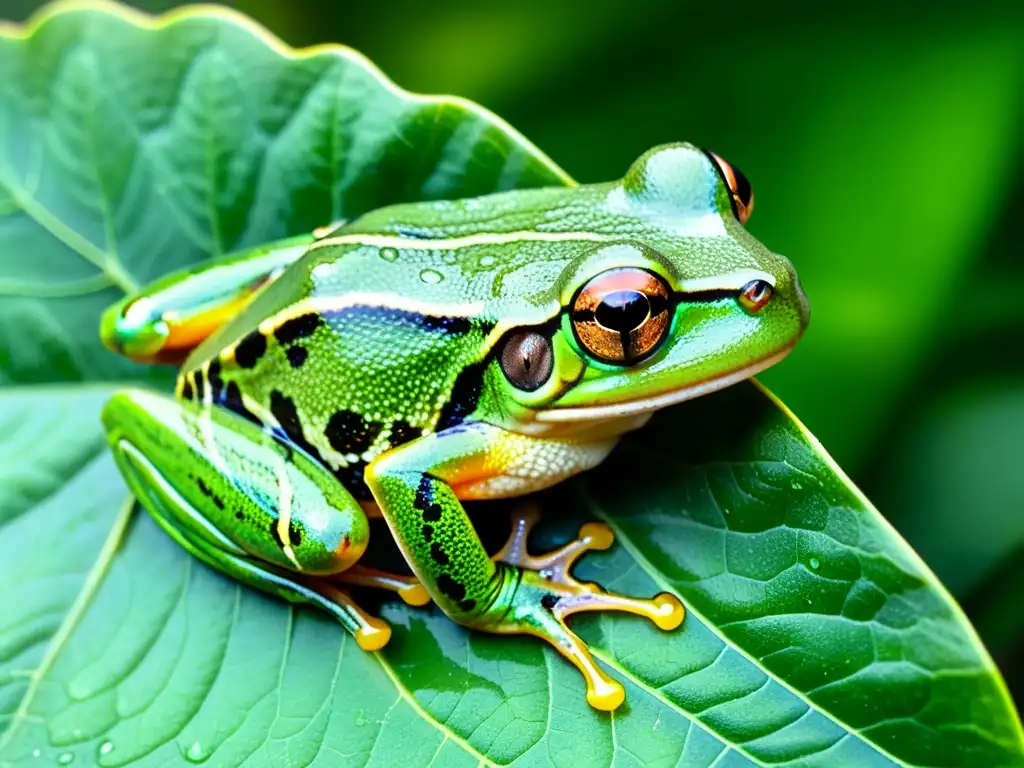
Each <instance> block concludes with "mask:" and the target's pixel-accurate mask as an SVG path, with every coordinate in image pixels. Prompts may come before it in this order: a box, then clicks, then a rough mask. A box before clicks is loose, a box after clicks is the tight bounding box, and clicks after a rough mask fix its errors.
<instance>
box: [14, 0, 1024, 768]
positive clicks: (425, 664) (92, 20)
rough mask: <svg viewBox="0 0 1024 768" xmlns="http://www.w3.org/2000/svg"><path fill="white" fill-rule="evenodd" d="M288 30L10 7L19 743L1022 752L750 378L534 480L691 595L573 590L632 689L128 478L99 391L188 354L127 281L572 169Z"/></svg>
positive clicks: (487, 750) (495, 755)
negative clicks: (318, 599)
mask: <svg viewBox="0 0 1024 768" xmlns="http://www.w3.org/2000/svg"><path fill="white" fill-rule="evenodd" d="M283 53H284V52H283V51H281V50H278V49H275V48H273V47H271V46H269V45H268V44H267V41H266V40H265V39H263V38H260V37H256V36H254V33H253V31H252V29H251V28H249V27H247V26H245V25H243V24H240V23H239V21H238V20H237V19H235V18H234V17H232V18H231V19H225V18H222V17H216V16H212V17H211V16H206V17H202V16H183V17H180V18H179V19H178V20H177V21H176V22H174V23H173V24H169V25H167V26H161V27H159V28H157V29H152V28H145V29H144V28H140V27H138V26H136V25H135V24H134V23H132V22H131V21H128V20H126V19H125V18H123V17H121V16H119V15H113V14H110V13H109V12H98V11H94V12H74V13H66V14H64V15H61V16H58V17H55V18H51V19H50V20H49V21H47V22H45V23H44V24H42V25H41V26H39V27H38V28H34V29H33V30H32V31H31V34H29V35H27V36H26V35H23V34H22V33H21V32H19V31H17V30H13V31H12V32H11V33H10V34H9V35H7V36H6V37H0V72H3V73H4V77H3V78H0V318H2V327H3V329H4V333H3V334H2V335H0V375H2V377H3V383H4V384H5V386H4V388H3V389H0V424H2V425H3V431H4V433H5V434H6V435H9V437H8V438H6V439H5V441H4V444H3V447H2V449H0V450H2V452H3V461H2V462H0V480H2V483H0V594H2V595H3V601H4V602H3V610H2V611H0V734H2V735H0V766H7V765H15V766H21V765H30V764H33V763H34V762H35V757H36V756H38V757H39V758H41V759H44V761H45V762H49V763H50V764H52V763H53V762H54V761H56V762H58V763H64V764H66V763H67V761H69V760H75V761H76V762H75V764H86V765H90V764H97V763H98V764H101V765H123V764H128V763H130V764H133V765H166V764H177V763H180V761H181V759H182V758H184V759H186V760H189V761H194V762H200V761H205V762H206V764H208V765H236V764H239V763H241V762H243V761H244V760H246V759H249V760H251V761H252V762H253V763H255V764H269V765H275V766H276V765H309V764H312V763H317V764H327V765H337V764H345V765H347V764H357V765H362V764H371V763H372V764H382V765H393V764H408V765H426V764H428V763H430V762H431V760H433V761H434V763H435V764H443V765H448V764H452V765H460V764H463V763H465V764H467V765H473V764H477V763H480V762H483V763H506V762H509V761H511V760H513V759H516V758H519V759H520V761H521V763H522V764H524V765H547V764H556V765H560V764H572V765H584V764H593V765H606V764H609V763H610V762H611V761H612V760H613V759H614V760H615V761H616V762H617V763H618V762H621V763H627V764H630V763H635V764H650V763H664V764H675V763H680V764H683V765H694V766H700V765H711V764H712V763H715V764H717V765H719V766H723V765H730V766H731V765H750V764H754V765H756V764H768V763H771V764H787V765H822V766H828V765H837V764H856V765H892V764H906V765H965V766H974V765H1008V764H1015V763H1019V762H1021V761H1022V760H1024V742H1022V734H1021V729H1020V723H1019V720H1018V718H1017V715H1016V714H1015V712H1014V711H1013V707H1012V704H1011V703H1010V701H1009V699H1008V697H1007V695H1006V693H1005V690H1004V689H1003V687H1002V684H1001V681H1000V679H999V676H998V673H997V672H996V671H995V669H994V666H993V664H992V662H991V660H990V659H989V658H988V656H987V654H986V653H985V651H984V650H983V649H982V647H981V645H980V643H979V642H978V641H977V639H976V637H975V636H974V634H973V631H972V630H971V629H970V628H969V626H968V625H967V623H966V621H965V619H964V617H963V615H962V614H961V613H960V612H959V609H958V608H957V607H956V606H955V604H954V603H953V602H952V600H951V599H950V598H949V596H948V595H947V594H946V593H945V592H944V590H943V589H942V588H941V587H939V586H938V584H937V582H936V581H935V579H934V577H933V576H932V575H931V574H930V573H929V572H928V571H927V569H926V568H925V567H924V566H923V565H922V564H921V562H920V561H919V560H918V559H917V557H916V556H915V555H914V554H913V553H912V552H911V551H910V550H909V548H908V547H907V546H906V545H905V544H904V543H903V542H902V541H901V540H900V539H899V537H898V536H897V535H896V534H895V533H894V532H893V531H892V529H891V528H890V527H889V526H888V525H887V523H886V522H885V521H884V520H883V519H882V518H881V517H880V515H879V514H878V513H877V512H876V511H875V510H874V509H873V508H872V507H871V506H870V505H869V504H868V503H867V502H866V501H865V500H864V499H863V498H862V497H861V496H860V495H859V494H858V493H857V492H856V491H855V490H854V489H853V488H852V486H851V485H850V484H849V483H848V481H847V480H846V479H845V477H844V476H843V475H842V474H841V473H840V472H839V471H838V470H837V469H836V468H835V466H834V465H833V464H832V463H831V460H830V459H828V457H827V456H826V454H825V453H824V451H823V450H822V449H821V447H820V446H819V445H818V444H817V442H816V441H814V440H813V439H812V438H811V437H810V436H809V435H808V434H807V433H806V432H804V431H803V429H802V428H801V427H800V425H799V424H798V423H797V422H795V420H794V419H792V417H791V416H789V415H788V413H786V412H785V411H784V410H782V409H780V408H779V407H777V406H776V405H775V403H774V402H773V401H772V400H771V399H770V398H768V397H766V396H765V395H764V394H763V393H762V392H761V391H760V390H758V389H757V388H755V387H754V386H753V385H742V386H739V387H736V388H733V389H732V390H730V391H727V392H723V393H720V394H718V395H715V396H712V397H709V398H706V399H702V400H699V401H695V402H692V403H689V404H686V405H684V406H681V407H679V408H676V409H673V410H672V411H670V412H668V413H665V414H661V417H660V418H658V419H655V420H654V421H653V422H652V425H651V426H650V427H649V428H648V429H647V430H645V431H644V432H643V433H641V434H639V435H637V436H635V437H634V438H632V439H631V440H629V441H628V442H627V443H626V444H625V445H624V446H623V447H622V449H621V450H620V451H618V452H617V453H616V454H615V455H614V456H613V458H612V459H611V460H610V462H611V463H609V464H607V465H606V466H605V467H604V468H602V470H601V471H600V472H598V473H592V474H591V475H588V476H586V477H584V478H582V479H581V480H580V481H578V482H575V483H572V484H571V485H569V486H567V487H564V488H561V489H558V490H557V491H555V492H552V493H550V494H547V495H546V497H545V498H543V499H542V500H541V501H542V503H543V504H544V505H545V506H546V507H547V508H548V509H552V510H558V512H559V514H557V515H550V516H549V517H550V518H551V520H550V522H549V524H548V526H547V528H546V529H545V530H544V531H542V532H541V533H542V534H543V535H544V536H546V537H548V538H550V539H551V540H557V539H562V538H565V537H566V536H567V535H569V534H571V533H572V532H573V531H574V530H575V529H576V528H577V527H578V526H579V524H580V523H581V522H582V521H584V520H587V519H594V518H598V519H603V520H605V521H607V522H608V523H609V524H610V525H612V527H613V528H614V529H615V530H616V532H617V535H618V537H619V546H617V547H615V548H614V549H613V550H611V551H610V552H608V553H605V554H602V555H589V556H588V557H587V558H586V559H585V561H584V563H583V564H581V566H580V568H579V573H580V575H581V576H583V577H585V578H591V579H595V580H598V581H601V582H602V583H604V584H605V585H606V586H608V587H610V588H615V589H617V590H621V591H624V592H629V593H636V594H648V593H652V592H654V591H656V590H658V589H662V588H664V589H672V590H673V591H676V592H677V593H678V594H680V595H681V596H682V597H683V598H684V600H685V601H686V603H687V605H688V607H689V608H690V610H691V613H690V615H689V616H688V618H687V620H686V622H685V623H684V625H683V629H682V630H680V631H677V632H674V633H670V634H662V633H659V632H657V631H655V630H652V629H651V628H650V627H648V626H647V625H646V624H644V623H642V622H641V621H640V620H633V619H631V618H630V617H614V618H612V617H608V616H602V617H600V618H596V617H590V618H588V619H587V620H583V621H580V622H579V624H578V625H577V626H578V627H579V628H580V630H581V632H582V633H583V634H584V635H585V637H586V638H587V639H588V641H590V642H591V643H592V644H593V645H594V647H595V648H596V649H598V653H599V655H600V658H601V660H602V662H603V663H605V664H607V665H608V666H609V667H610V668H611V670H612V671H613V673H615V674H616V675H617V676H618V677H619V678H620V679H622V680H623V681H624V683H625V684H626V686H627V692H628V694H627V695H628V704H627V707H626V708H624V709H623V710H620V711H619V712H617V713H615V714H614V715H613V716H608V715H602V714H599V713H596V712H593V711H591V710H590V709H589V708H588V707H587V705H586V703H585V701H584V698H583V685H582V681H581V680H580V679H579V677H578V675H577V674H576V672H575V671H574V670H573V669H572V668H571V667H569V666H568V665H567V664H566V663H565V662H564V661H563V660H562V659H561V658H560V657H558V656H557V655H556V654H555V653H554V652H553V651H551V650H550V649H549V648H547V647H545V646H543V644H541V643H540V642H532V641H528V640H517V639H509V638H499V637H493V636H486V635H482V634H479V633H469V632H466V631H464V630H462V629H460V628H458V627H456V626H455V625H453V624H452V623H451V622H450V621H448V620H447V619H446V618H444V617H443V616H442V615H440V614H439V613H438V612H437V611H436V610H425V609H411V608H407V607H405V606H403V605H401V604H396V603H390V602H389V603H386V604H385V605H383V606H382V608H381V612H382V615H383V616H384V617H385V618H386V619H387V620H388V621H390V622H391V623H392V624H393V625H394V626H395V637H394V639H393V641H392V644H391V645H389V646H388V648H387V649H386V651H385V652H383V653H380V654H365V653H363V652H361V651H359V650H358V649H357V648H356V647H355V645H354V643H353V642H352V641H351V640H350V639H349V638H348V637H347V636H346V635H345V634H344V633H343V632H342V631H341V630H340V628H339V627H338V626H337V625H336V624H334V623H333V622H331V621H329V620H328V619H326V618H325V617H323V616H320V615H318V614H315V613H313V612H311V611H308V610H304V609H292V608H290V607H288V606H286V605H284V604H282V603H280V602H277V601H275V600H272V599H269V598H267V597H264V596H263V595H260V594H257V593H255V592H252V591H250V590H247V589H244V588H241V587H239V586H237V585H235V584H233V583H232V582H229V581H227V580H225V579H223V578H221V577H220V576H218V575H217V574H215V573H213V572H212V571H210V570H209V569H207V568H205V567H204V566H202V565H201V564H199V563H198V562H196V561H194V560H193V559H191V558H189V557H188V556H187V555H186V554H185V553H184V552H182V551H181V550H179V549H178V548H177V547H176V546H175V545H174V544H173V543H172V542H171V541H170V540H169V539H168V538H167V537H166V536H164V535H163V534H162V533H161V532H160V531H159V529H158V528H157V527H156V526H155V524H153V522H152V521H151V520H150V519H149V518H148V517H146V516H145V515H140V514H138V513H137V512H136V511H135V510H134V508H133V506H132V505H131V503H130V500H128V499H126V495H125V490H124V486H123V483H122V481H121V480H120V478H119V476H118V474H117V472H116V470H115V468H114V465H113V462H112V460H111V459H110V457H109V456H108V455H107V452H106V450H105V446H104V443H103V437H102V433H101V430H100V427H99V420H98V412H99V408H100V407H101V406H102V403H103V400H104V398H105V397H106V396H107V395H108V394H109V392H110V391H111V390H112V389H113V388H114V387H115V386H117V385H118V384H121V383H125V382H139V381H149V382H150V383H153V384H156V385H163V384H166V381H167V378H166V372H165V373H164V375H163V376H161V375H159V374H153V373H150V372H148V371H147V370H145V369H142V368H139V367H135V366H132V365H130V364H128V363H126V362H123V361H120V360H118V359H117V358H115V357H114V356H113V355H109V354H107V353H106V352H105V351H103V350H102V349H101V348H100V347H99V345H98V342H97V341H96V324H97V319H98V315H99V312H100V310H101V309H102V308H103V307H104V306H105V305H107V304H108V303H110V302H112V301H113V300H115V299H116V298H117V297H118V296H119V295H120V293H121V291H122V290H124V289H128V288H130V287H132V286H134V285H137V284H140V283H143V282H145V281H147V280H149V279H151V278H152V277H154V276H156V275H158V274H161V273H163V272H166V271H168V270H170V269H173V268H176V267H178V266H182V265H184V264H188V263H192V262H194V261H196V260H199V259H202V258H208V257H209V256H211V255H215V254H218V253H222V252H225V251H229V250H232V249H235V248H240V247H244V246H246V245H250V244H254V243H258V242H261V241H264V240H268V239H272V238H278V237H282V236H284V235H287V234H291V233H297V232H304V231H308V230H310V229H312V228H313V227H314V226H318V225H320V224H323V223H325V222H326V221H329V220H332V219H335V218H339V217H342V216H352V215H355V214H358V213H359V212H361V211H363V210H366V209H368V208H371V207H375V206H378V205H380V204H383V203H385V202H389V201H392V200H398V199H413V198H417V199H418V198H440V197H454V196H459V195H466V194H474V193H479V192H485V191H490V190H493V189H499V188H508V187H513V186H523V185H537V184H553V183H566V182H567V178H566V177H565V176H564V175H563V174H562V173H561V172H560V171H559V170H558V169H557V168H556V167H554V166H553V165H551V164H550V162H549V161H548V160H547V159H546V158H545V157H544V156H543V155H541V154H540V153H539V152H537V151H536V150H535V149H534V148H533V147H531V146H530V145H529V144H527V143H525V141H523V140H522V139H521V138H520V137H518V136H517V135H516V134H514V133H512V132H510V130H509V129H507V127H505V126H503V124H501V123H499V122H497V121H496V120H495V118H493V117H492V116H489V115H487V114H486V113H483V112H482V111H479V110H478V109H476V108H472V107H469V106H467V105H465V104H462V103H459V102H456V101H453V100H433V101H424V100H422V99H414V98H412V97H410V96H409V95H408V94H403V93H401V92H398V91H396V90H394V89H392V88H391V87H390V86H388V85H387V84H386V83H384V82H383V81H382V80H381V79H380V78H379V76H378V75H376V74H375V73H374V72H373V71H372V70H370V69H368V68H367V65H366V64H365V62H363V61H361V60H360V59H358V58H353V57H350V56H348V55H343V54H340V53H338V52H336V51H335V52H321V53H319V54H318V55H316V56H312V57H303V58H295V57H291V56H286V55H283ZM993 55H994V54H993ZM978 98H979V99H981V98H982V96H979V97H978ZM965 119H966V118H965ZM665 138H679V137H678V136H675V137H665ZM693 138H697V139H700V138H701V137H699V136H697V137H693ZM652 143H653V142H652ZM922 162H923V161H922ZM619 172H620V170H612V171H610V172H609V174H608V175H609V176H613V175H617V174H618V173H619ZM958 178H961V179H962V178H964V177H963V176H962V174H961V176H960V177H958ZM808 205H809V204H808ZM766 218H767V217H766ZM936 226H937V225H936ZM800 266H801V267H802V265H800ZM965 424H966V426H965V429H969V428H970V423H969V421H965ZM652 446H656V447H657V450H653V449H652ZM953 460H955V459H953Z"/></svg>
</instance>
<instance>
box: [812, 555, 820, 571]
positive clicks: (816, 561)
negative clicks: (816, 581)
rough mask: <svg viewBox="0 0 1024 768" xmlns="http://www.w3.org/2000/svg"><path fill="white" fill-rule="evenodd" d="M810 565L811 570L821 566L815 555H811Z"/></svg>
mask: <svg viewBox="0 0 1024 768" xmlns="http://www.w3.org/2000/svg"><path fill="white" fill-rule="evenodd" d="M810 566H811V570H812V571H816V570H818V569H819V568H820V567H821V561H820V560H818V558H816V557H812V558H811V560H810Z"/></svg>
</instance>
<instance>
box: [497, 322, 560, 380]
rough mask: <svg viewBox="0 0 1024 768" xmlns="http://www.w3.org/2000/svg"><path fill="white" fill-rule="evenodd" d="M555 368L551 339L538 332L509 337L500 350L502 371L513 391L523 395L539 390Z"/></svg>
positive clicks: (519, 333)
mask: <svg viewBox="0 0 1024 768" xmlns="http://www.w3.org/2000/svg"><path fill="white" fill-rule="evenodd" d="M554 365H555V361H554V353H553V352H552V351H551V339H549V338H548V337H547V336H545V335H544V334H542V333H537V331H520V332H518V333H514V334H512V335H511V336H509V337H508V341H506V342H505V346H504V348H503V349H502V350H501V370H502V371H504V373H505V376H506V378H508V380H509V381H510V382H512V385H513V386H514V387H516V389H521V390H523V391H524V392H533V391H534V390H536V389H539V388H540V387H542V386H543V385H544V382H546V381H547V380H548V378H549V377H550V376H551V370H552V369H553V368H554Z"/></svg>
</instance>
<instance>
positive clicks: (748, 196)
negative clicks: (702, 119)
mask: <svg viewBox="0 0 1024 768" xmlns="http://www.w3.org/2000/svg"><path fill="white" fill-rule="evenodd" d="M708 157H710V158H711V161H712V162H713V163H714V164H715V167H716V168H718V172H719V173H720V174H721V175H722V180H723V181H724V182H725V186H726V187H728V188H729V196H730V197H731V198H732V212H733V213H735V214H736V218H737V219H739V221H740V224H746V223H747V219H749V218H750V214H752V213H753V212H754V188H753V187H752V186H750V182H749V181H748V180H747V177H746V176H744V175H743V172H742V171H741V170H740V169H739V168H737V167H736V166H734V165H730V164H729V163H727V162H726V161H725V160H723V159H722V158H721V157H719V156H718V155H716V154H715V153H714V152H708Z"/></svg>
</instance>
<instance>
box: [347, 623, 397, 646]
mask: <svg viewBox="0 0 1024 768" xmlns="http://www.w3.org/2000/svg"><path fill="white" fill-rule="evenodd" d="M390 639H391V627H389V626H388V625H387V624H385V623H384V622H382V621H381V622H374V623H373V624H368V625H367V626H365V627H362V628H361V629H360V630H359V631H358V632H356V644H358V645H359V647H360V648H362V649H363V650H364V651H379V650H380V649H381V648H383V647H384V646H385V645H387V644H388V640H390Z"/></svg>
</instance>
